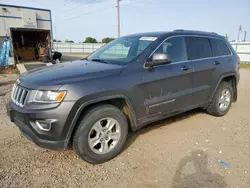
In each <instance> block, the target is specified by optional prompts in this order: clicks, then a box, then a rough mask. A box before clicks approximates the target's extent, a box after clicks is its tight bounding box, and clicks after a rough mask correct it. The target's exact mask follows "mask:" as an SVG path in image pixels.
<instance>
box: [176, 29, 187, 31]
mask: <svg viewBox="0 0 250 188" xmlns="http://www.w3.org/2000/svg"><path fill="white" fill-rule="evenodd" d="M174 31H185V30H184V29H176V30H174Z"/></svg>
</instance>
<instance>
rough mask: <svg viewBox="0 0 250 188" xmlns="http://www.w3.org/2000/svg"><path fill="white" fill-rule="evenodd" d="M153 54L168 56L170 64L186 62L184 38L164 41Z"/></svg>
mask: <svg viewBox="0 0 250 188" xmlns="http://www.w3.org/2000/svg"><path fill="white" fill-rule="evenodd" d="M155 53H157V54H162V53H164V54H166V55H168V58H169V60H170V61H171V63H174V62H180V61H186V60H187V54H186V47H185V39H184V37H173V38H170V39H168V40H166V41H164V42H163V43H162V44H161V45H160V46H159V48H157V50H156V51H155Z"/></svg>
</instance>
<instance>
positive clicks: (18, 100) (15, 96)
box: [11, 85, 29, 107]
mask: <svg viewBox="0 0 250 188" xmlns="http://www.w3.org/2000/svg"><path fill="white" fill-rule="evenodd" d="M28 93H29V90H27V89H24V88H23V87H20V86H18V85H14V87H13V90H12V94H11V99H12V101H13V102H14V103H15V104H16V105H17V106H20V107H23V106H24V104H25V102H26V100H27V97H28Z"/></svg>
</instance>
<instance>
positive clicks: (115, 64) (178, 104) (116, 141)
mask: <svg viewBox="0 0 250 188" xmlns="http://www.w3.org/2000/svg"><path fill="white" fill-rule="evenodd" d="M239 77H240V76H239V58H238V56H237V54H236V53H235V51H234V49H233V48H232V47H231V45H230V44H229V43H228V41H227V40H226V39H225V38H224V37H222V36H220V35H218V34H216V33H209V32H199V31H185V30H176V31H173V32H154V33H141V34H134V35H129V36H125V37H121V38H118V39H116V40H114V41H112V42H110V43H108V44H107V45H105V46H103V47H102V48H101V49H99V50H97V51H96V52H94V53H93V54H91V55H90V56H89V57H87V58H86V59H85V60H79V61H75V62H74V63H71V62H69V63H64V64H58V65H54V66H49V67H45V68H43V69H39V70H34V71H31V72H28V73H24V74H22V75H21V76H20V77H19V78H18V80H17V82H16V84H15V85H14V87H13V91H12V94H11V101H10V103H9V104H8V105H7V109H8V114H9V116H10V119H11V121H13V122H14V123H15V124H16V125H17V126H18V127H19V129H20V131H21V132H22V133H23V134H24V135H25V136H26V137H27V138H29V139H31V140H32V141H33V142H35V143H36V144H37V145H39V146H41V147H45V148H50V149H67V148H71V147H73V150H74V151H75V152H76V153H77V154H78V155H79V156H80V157H81V158H82V159H84V160H86V161H88V162H90V163H102V162H105V161H108V160H110V159H112V158H114V157H115V156H117V155H118V154H119V153H120V152H121V151H122V149H123V148H124V145H125V143H126V139H127V135H128V132H129V130H130V131H135V130H137V129H139V128H141V127H143V126H144V125H146V124H148V123H150V122H154V121H157V120H160V119H163V118H166V117H170V116H173V115H176V114H179V113H182V112H185V111H188V110H191V109H194V108H202V109H204V110H206V111H207V112H208V113H209V114H212V115H215V116H223V115H225V114H226V113H227V112H228V111H229V109H230V107H231V104H232V102H235V101H236V100H237V85H238V82H239Z"/></svg>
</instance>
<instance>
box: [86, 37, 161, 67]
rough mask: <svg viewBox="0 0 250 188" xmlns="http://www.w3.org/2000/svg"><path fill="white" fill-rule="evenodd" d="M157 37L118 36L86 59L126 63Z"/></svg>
mask: <svg viewBox="0 0 250 188" xmlns="http://www.w3.org/2000/svg"><path fill="white" fill-rule="evenodd" d="M156 39H157V37H147V36H129V37H121V38H118V39H116V40H114V41H112V42H110V43H108V44H106V45H105V46H103V47H102V48H100V49H99V50H97V51H96V52H94V53H93V54H91V55H90V56H89V57H88V58H87V60H89V61H97V62H101V63H109V64H117V65H126V64H128V63H130V62H131V61H132V60H133V59H135V58H136V57H138V56H139V55H140V54H141V53H142V52H143V51H144V50H145V49H146V48H147V47H148V46H149V45H150V44H151V43H152V42H153V41H155V40H156Z"/></svg>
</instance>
